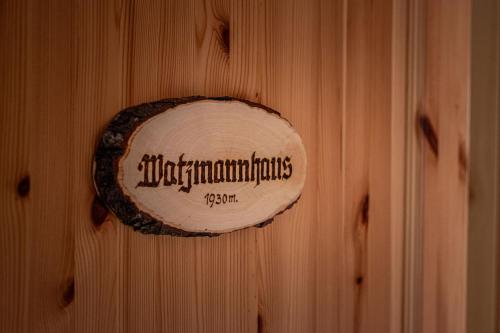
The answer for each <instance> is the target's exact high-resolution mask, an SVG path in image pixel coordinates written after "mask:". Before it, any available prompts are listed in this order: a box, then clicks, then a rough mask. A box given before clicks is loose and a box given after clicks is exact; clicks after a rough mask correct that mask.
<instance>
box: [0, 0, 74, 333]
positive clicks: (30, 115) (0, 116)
mask: <svg viewBox="0 0 500 333" xmlns="http://www.w3.org/2000/svg"><path fill="white" fill-rule="evenodd" d="M71 15H72V7H71V3H65V2H62V1H47V2H43V3H41V2H37V1H3V2H2V4H1V8H0V36H1V39H2V44H3V45H2V47H1V48H0V59H1V61H0V72H1V73H2V74H1V76H2V80H1V83H0V96H1V97H0V105H1V106H0V108H1V110H2V111H1V112H0V133H1V134H0V151H1V152H2V158H3V159H4V160H3V162H2V163H0V175H1V190H0V191H1V194H0V196H1V200H0V207H1V209H2V211H3V212H4V214H3V217H2V219H1V221H2V229H3V231H2V233H1V236H0V244H1V245H0V246H1V251H2V254H1V255H0V267H1V268H0V272H1V273H0V281H1V285H2V287H1V295H2V296H1V297H0V299H1V300H0V304H1V305H0V311H1V313H2V315H1V316H0V331H2V332H36V331H47V332H49V331H67V330H68V329H69V327H70V321H71V314H72V301H73V294H74V282H73V270H74V237H73V226H72V222H73V221H72V217H73V215H72V213H71V198H70V193H71V192H72V190H73V183H72V179H73V176H74V175H73V174H72V169H71V166H72V165H73V163H72V160H71V154H70V151H71V145H72V142H73V140H74V139H75V137H74V136H73V133H72V125H71V120H70V119H71V115H72V113H71V109H72V104H71V103H72V98H71V96H72V92H73V90H72V83H73V82H74V81H73V78H74V76H73V72H72V66H71V64H72V37H73V35H72V23H71ZM47 147H50V149H47Z"/></svg>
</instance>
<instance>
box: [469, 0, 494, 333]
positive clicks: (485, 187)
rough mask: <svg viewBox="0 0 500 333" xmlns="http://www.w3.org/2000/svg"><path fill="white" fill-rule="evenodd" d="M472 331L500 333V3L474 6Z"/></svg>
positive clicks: (482, 0)
mask: <svg viewBox="0 0 500 333" xmlns="http://www.w3.org/2000/svg"><path fill="white" fill-rule="evenodd" d="M471 31H472V36H471V47H472V49H471V57H472V59H471V135H470V137H471V139H470V146H471V149H470V150H471V158H470V168H471V174H470V195H469V201H470V204H469V208H470V211H469V219H470V221H469V222H470V223H469V241H468V244H469V253H468V258H469V259H468V276H467V277H468V283H467V286H468V289H467V332H498V331H499V329H500V326H499V322H498V320H499V318H500V316H499V312H498V311H499V310H500V308H499V307H498V304H500V303H499V300H500V297H499V296H500V294H499V288H498V269H499V267H500V266H499V263H498V259H499V258H500V256H499V255H498V251H499V250H500V248H499V247H498V232H499V227H498V226H499V225H500V215H499V211H498V209H499V207H500V199H499V198H500V197H499V193H498V191H499V188H500V167H499V165H500V164H499V163H500V159H499V158H500V136H499V133H500V103H499V102H500V99H499V96H500V3H499V2H498V1H496V0H478V1H474V2H473V9H472V30H471Z"/></svg>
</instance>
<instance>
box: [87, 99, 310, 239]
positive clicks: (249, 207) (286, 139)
mask: <svg viewBox="0 0 500 333" xmlns="http://www.w3.org/2000/svg"><path fill="white" fill-rule="evenodd" d="M306 164H307V163H306V153H305V150H304V146H303V144H302V140H301V138H300V136H299V135H298V133H297V132H296V131H295V129H294V128H293V127H292V126H291V124H290V123H289V122H288V121H287V120H286V119H284V118H282V117H281V116H280V114H279V113H278V112H276V111H274V110H272V109H270V108H267V107H265V106H262V105H259V104H255V103H251V102H248V101H244V100H238V99H232V98H227V97H222V98H205V97H188V98H182V99H168V100H162V101H158V102H155V103H148V104H142V105H139V106H135V107H131V108H128V109H125V110H123V111H122V112H120V113H119V114H118V115H116V117H115V118H114V119H113V120H112V121H111V123H110V124H109V126H108V128H107V129H106V131H105V132H104V134H103V136H102V138H101V141H100V143H99V145H98V148H97V151H96V154H95V160H94V181H95V186H96V190H97V192H98V195H99V196H100V197H101V199H102V201H103V202H104V203H105V204H106V205H107V206H108V208H109V209H110V210H111V211H112V212H113V213H114V214H115V215H116V216H118V217H119V218H120V219H121V220H122V221H123V222H124V223H125V224H127V225H131V226H133V227H134V228H135V229H136V230H140V231H142V232H145V233H155V234H171V235H177V236H214V235H217V234H220V233H225V232H229V231H233V230H237V229H242V228H246V227H250V226H262V225H265V224H267V223H269V222H271V221H272V219H273V217H274V216H275V215H277V214H280V213H282V212H283V211H284V210H286V209H287V208H290V207H291V206H292V205H293V204H294V203H295V202H296V201H297V200H298V199H299V197H300V193H301V191H302V188H303V186H304V181H305V175H306Z"/></svg>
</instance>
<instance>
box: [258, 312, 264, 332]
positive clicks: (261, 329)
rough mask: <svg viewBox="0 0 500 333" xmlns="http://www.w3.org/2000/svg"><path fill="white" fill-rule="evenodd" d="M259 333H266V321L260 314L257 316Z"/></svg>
mask: <svg viewBox="0 0 500 333" xmlns="http://www.w3.org/2000/svg"><path fill="white" fill-rule="evenodd" d="M257 332H258V333H263V332H264V319H263V318H262V315H261V314H260V313H258V314H257Z"/></svg>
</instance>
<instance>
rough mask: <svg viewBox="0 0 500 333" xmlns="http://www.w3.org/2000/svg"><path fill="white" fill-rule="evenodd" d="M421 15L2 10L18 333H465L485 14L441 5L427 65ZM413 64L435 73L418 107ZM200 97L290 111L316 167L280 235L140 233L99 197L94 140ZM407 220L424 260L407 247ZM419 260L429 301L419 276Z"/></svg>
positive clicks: (299, 6)
mask: <svg viewBox="0 0 500 333" xmlns="http://www.w3.org/2000/svg"><path fill="white" fill-rule="evenodd" d="M423 3H424V2H418V6H420V4H423ZM408 4H409V2H406V1H401V2H400V1H392V2H391V1H383V0H354V1H346V0H338V1H326V0H315V1H311V0H296V1H286V0H273V1H272V0H266V1H244V0H238V1H229V0H189V1H162V0H153V1H141V0H114V1H97V0H96V1H94V0H91V1H83V0H71V1H63V0H50V1H48V2H47V1H36V0H24V1H3V2H2V3H1V4H0V6H1V7H0V18H1V21H0V34H1V37H2V40H3V41H4V46H2V48H1V51H0V52H1V53H0V57H1V63H0V68H1V71H2V76H3V77H4V79H3V80H2V83H0V87H1V92H0V96H1V100H0V105H1V107H2V111H1V113H0V117H1V119H0V120H1V123H0V126H1V131H0V136H1V141H0V149H1V152H2V155H3V156H4V158H5V159H6V161H8V162H7V163H2V164H1V165H0V176H1V182H2V187H1V191H2V192H1V198H2V199H1V200H0V205H1V206H0V207H1V208H3V211H4V212H5V213H4V218H3V219H2V225H3V226H4V227H5V228H4V230H5V232H4V233H2V236H0V237H1V239H0V244H1V249H2V254H1V255H0V268H1V269H0V272H1V273H0V279H1V280H0V282H1V283H0V286H1V287H0V288H1V289H0V290H1V292H2V295H3V297H2V298H1V300H0V304H1V310H2V311H1V312H0V323H1V325H2V326H1V330H2V331H6V332H17V331H29V332H31V331H50V332H56V331H61V332H63V331H79V332H113V331H115V332H124V331H127V332H136V331H148V332H150V331H151V332H164V331H168V332H180V331H189V332H194V331H200V332H243V331H245V332H246V331H249V332H255V331H258V332H314V331H316V332H399V331H401V330H402V328H403V327H404V328H405V330H410V329H411V328H414V327H417V328H418V327H419V326H418V325H416V326H413V325H412V323H415V321H413V320H414V319H418V318H419V319H424V320H423V324H422V328H425V329H426V330H424V331H426V332H427V329H429V331H430V332H432V331H433V330H434V331H435V330H437V329H439V330H440V331H443V332H462V331H463V328H464V326H463V324H464V322H463V321H462V320H460V318H463V316H464V312H463V311H462V310H463V309H465V299H464V297H463V295H464V290H463V289H462V288H465V284H464V281H465V280H464V279H465V255H466V252H465V247H464V244H465V241H466V235H465V231H464V230H465V229H464V228H465V222H466V212H465V211H464V210H463V209H454V208H453V207H454V206H455V205H459V206H460V207H464V205H465V203H466V201H465V193H466V186H467V175H466V172H464V170H462V169H460V168H459V165H458V163H457V161H461V160H462V157H463V156H466V155H467V151H468V149H467V147H468V131H467V130H466V128H467V127H466V126H467V114H468V113H467V112H468V109H467V106H468V105H467V89H466V87H467V85H468V71H467V66H465V64H467V62H468V57H467V54H468V48H467V45H468V44H467V43H468V39H467V38H468V37H467V36H468V35H467V29H468V21H467V19H466V17H467V13H468V10H469V9H468V2H467V0H460V2H459V3H458V5H457V6H456V7H453V6H451V5H449V4H447V3H445V2H444V0H443V1H439V2H435V3H434V2H431V1H428V2H427V3H426V4H425V6H422V8H425V10H424V11H423V12H424V13H426V14H425V15H423V16H419V17H418V18H417V19H418V22H419V23H418V24H416V25H415V26H416V27H417V29H418V31H420V33H424V32H425V34H424V35H422V36H425V38H424V39H423V40H424V41H425V43H426V44H424V47H423V49H424V50H425V53H422V54H420V53H418V52H416V50H415V49H412V48H409V49H407V43H408V40H407V32H408V31H409V30H408V28H409V26H408V19H409V17H412V15H410V14H411V8H413V7H409V6H408ZM419 8H420V7H419ZM445 12H446V13H448V12H449V15H448V14H447V15H444V13H445ZM424 23H425V25H424ZM424 26H425V27H426V28H425V29H424ZM445 26H446V27H448V28H447V29H444V28H443V27H445ZM410 30H411V29H410ZM445 31H446V32H445ZM463 36H465V39H464V38H463ZM443 41H446V43H443ZM412 52H413V53H412ZM455 53H458V54H459V56H458V57H457V58H456V61H455V62H454V63H450V62H446V61H443V60H442V59H443V57H445V56H449V55H451V54H455ZM412 57H417V58H418V59H420V60H421V59H422V57H424V58H425V62H421V63H420V64H423V63H425V66H426V67H423V66H420V65H419V66H416V67H418V71H415V72H418V73H417V74H418V79H415V80H414V81H418V82H420V81H419V80H420V79H422V78H423V79H422V80H423V81H422V82H424V81H425V85H424V86H423V87H418V89H415V90H418V92H419V94H415V93H412V92H411V91H409V90H408V89H406V87H407V84H409V82H413V81H412V80H413V79H414V76H415V73H413V72H414V70H413V67H412V66H413V65H414V64H413V63H412V62H411V61H408V59H413V58H412ZM457 63H458V64H463V65H464V66H458V67H460V68H457ZM420 70H422V72H420ZM423 74H425V75H423ZM420 93H422V95H420ZM197 94H200V95H208V96H220V95H230V96H234V97H239V98H245V99H249V100H252V101H257V102H259V103H263V104H265V105H268V106H270V107H272V108H274V109H277V110H279V111H280V112H282V114H283V116H284V117H286V118H287V119H289V120H290V121H291V122H292V124H293V125H294V127H295V128H297V130H298V131H299V133H300V134H301V136H302V138H303V141H304V143H305V146H306V150H307V154H308V174H307V181H306V186H305V189H304V193H303V195H302V198H301V199H300V201H299V203H298V204H297V205H296V206H294V208H293V209H292V210H290V211H287V212H286V213H284V214H283V215H280V216H279V217H278V218H276V221H275V222H274V223H273V224H271V225H270V226H267V227H265V228H263V229H248V230H243V231H238V232H234V233H230V234H228V235H223V236H220V237H217V238H173V237H158V236H146V235H142V234H139V233H137V232H134V231H133V230H131V229H130V228H128V227H125V226H124V225H123V224H121V223H120V222H119V221H118V220H117V219H116V218H115V217H114V216H112V215H110V214H108V213H107V211H106V210H105V208H104V207H103V206H102V204H101V203H100V202H99V200H98V199H96V198H95V192H94V190H93V186H92V181H91V171H90V170H91V164H92V155H93V152H94V148H95V144H96V141H97V140H98V138H99V136H100V134H101V131H102V130H103V129H104V127H105V125H106V124H107V122H108V121H109V120H110V119H111V118H112V117H113V115H114V114H116V113H117V112H118V111H119V110H120V109H122V108H124V107H126V106H131V105H135V104H138V103H143V102H147V101H153V100H157V99H160V98H167V97H180V96H189V95H197ZM438 95H439V96H441V95H442V96H443V97H442V98H441V97H440V98H437V97H436V96H438ZM411 98H414V99H415V100H417V99H418V100H419V101H421V103H420V104H422V105H424V106H425V108H424V109H422V110H424V111H425V115H427V117H428V118H429V120H430V122H431V123H432V126H433V128H434V129H435V132H436V137H437V138H438V139H439V143H438V144H437V147H438V150H439V159H437V158H436V156H434V153H433V146H432V140H431V146H430V148H429V145H428V144H427V145H426V142H425V140H424V139H422V142H421V144H420V145H419V146H418V147H416V148H415V149H414V150H412V149H410V151H411V153H408V152H407V151H408V148H409V147H413V146H412V145H416V139H417V138H420V136H419V134H418V133H419V132H420V131H421V130H420V129H419V128H418V126H414V127H412V126H411V124H415V123H418V122H417V121H416V120H415V119H416V118H415V117H414V116H415V114H414V111H415V110H414V108H413V104H412V101H413V100H412V99H411ZM450 110H451V111H450ZM418 149H420V150H418ZM413 152H414V153H415V154H413ZM419 154H421V155H419ZM457 154H458V155H457ZM419 156H420V157H419ZM465 159H466V158H465ZM420 163H421V164H420ZM408 170H411V172H408ZM450 170H451V171H450ZM27 176H29V181H28V178H27ZM405 177H406V178H405ZM28 184H29V185H30V186H29V191H28V186H27V185H28ZM416 187H418V188H421V189H422V191H423V192H422V197H418V198H416V200H415V201H412V200H410V199H411V198H410V199H409V198H408V196H409V195H410V194H411V195H413V194H414V193H417V194H418V191H415V192H414V188H416ZM450 190H451V192H448V191H450ZM450 193H451V194H450ZM449 194H450V195H449ZM419 200H422V202H424V205H423V208H422V209H423V210H422V220H419V219H418V218H413V217H412V212H414V211H415V210H418V209H420V208H419V207H416V206H415V205H414V204H415V202H420V201H419ZM412 209H413V210H412ZM419 216H420V215H419ZM409 220H411V221H413V222H414V223H413V222H412V223H413V224H411V225H410V227H415V225H416V226H421V227H422V228H423V229H422V230H423V231H422V232H421V234H422V237H423V239H424V241H425V247H426V250H425V252H423V253H420V252H418V251H414V250H413V247H411V246H410V247H408V246H406V245H405V243H404V242H406V241H407V239H406V238H407V237H408V236H413V235H414V233H413V232H409V230H411V228H409V227H408V225H407V224H406V221H409ZM443 221H444V222H443ZM419 223H420V224H419ZM403 233H405V236H403ZM437 235H439V236H440V237H441V236H442V237H443V239H445V241H442V240H441V241H440V240H439V239H437V237H436V236H437ZM445 237H448V238H445ZM410 239H411V237H410ZM404 249H405V252H404ZM419 256H421V258H420V259H422V262H423V267H424V268H425V270H423V271H420V273H421V274H422V277H423V289H418V288H416V287H415V286H418V285H415V284H414V283H413V282H414V281H413V280H411V279H408V272H414V271H417V272H419V270H418V269H416V268H418V267H419V266H415V265H413V264H414V261H415V260H416V261H418V259H419ZM436 258H437V259H436ZM436 260H437V261H436ZM415 267H416V268H415ZM404 268H405V269H406V278H405V279H403V276H404V275H403V269H404ZM445 272H453V276H454V280H453V281H454V282H452V283H445V282H444V281H443V280H442V279H443V278H444V277H446V276H447V275H445ZM417 280H418V279H417ZM408 281H409V282H410V284H409V285H408V284H407V282H408ZM403 287H405V289H403ZM417 293H421V294H422V299H423V303H421V302H420V301H419V300H420V299H419V298H418V297H414V295H416V294H417ZM403 301H404V302H403ZM403 304H404V307H403ZM422 304H425V307H423V306H422V307H420V308H419V306H420V305H422ZM427 305H428V307H427ZM407 309H410V310H413V309H416V311H417V312H418V311H420V313H422V316H419V315H418V313H417V315H416V316H415V317H411V316H408V313H407V312H408V311H405V310H407ZM411 313H413V312H411ZM457 318H458V319H457ZM404 321H406V325H404ZM408 323H410V324H408Z"/></svg>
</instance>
